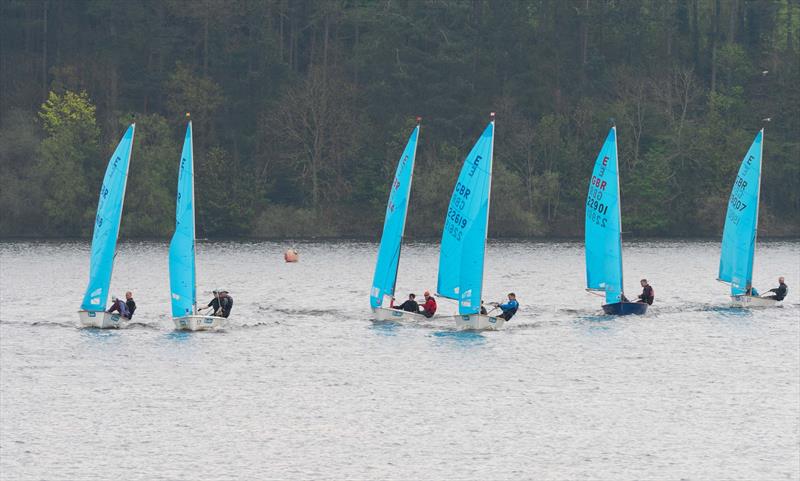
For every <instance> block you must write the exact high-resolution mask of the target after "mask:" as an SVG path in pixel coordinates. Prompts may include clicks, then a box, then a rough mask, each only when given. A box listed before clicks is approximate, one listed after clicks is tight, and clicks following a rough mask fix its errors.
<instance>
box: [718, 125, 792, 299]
mask: <svg viewBox="0 0 800 481" xmlns="http://www.w3.org/2000/svg"><path fill="white" fill-rule="evenodd" d="M763 153H764V129H761V130H760V131H759V132H758V134H756V138H755V140H753V144H752V145H750V150H748V151H747V154H746V155H745V156H744V159H742V164H741V165H740V166H739V173H738V175H737V176H736V181H735V182H734V184H733V189H732V190H731V196H730V200H729V201H728V212H727V214H726V215H725V228H724V230H723V232H722V251H721V253H720V257H719V275H718V277H717V280H719V281H721V282H725V283H728V284H730V286H731V303H732V305H733V306H734V307H769V306H776V305H779V304H780V301H776V300H774V299H767V298H763V297H758V296H753V295H751V289H752V287H753V258H754V257H755V252H756V234H757V231H758V202H759V197H760V193H761V158H762V155H763Z"/></svg>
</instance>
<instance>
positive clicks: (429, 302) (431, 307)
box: [419, 291, 436, 317]
mask: <svg viewBox="0 0 800 481" xmlns="http://www.w3.org/2000/svg"><path fill="white" fill-rule="evenodd" d="M423 295H424V296H425V303H424V304H422V305H421V306H419V307H420V311H419V313H420V314H422V315H423V316H425V317H433V315H434V314H436V299H434V298H433V296H431V292H430V291H425V293H424V294H423Z"/></svg>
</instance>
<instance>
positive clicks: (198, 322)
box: [172, 316, 228, 331]
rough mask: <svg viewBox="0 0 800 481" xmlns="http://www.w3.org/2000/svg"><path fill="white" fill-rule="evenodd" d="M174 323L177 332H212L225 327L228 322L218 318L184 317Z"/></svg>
mask: <svg viewBox="0 0 800 481" xmlns="http://www.w3.org/2000/svg"><path fill="white" fill-rule="evenodd" d="M172 321H173V322H174V323H175V330H177V331H211V330H214V329H218V328H220V327H223V326H224V325H225V324H226V323H227V321H228V320H227V319H226V318H224V317H217V316H183V317H174V318H172Z"/></svg>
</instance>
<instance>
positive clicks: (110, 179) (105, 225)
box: [81, 124, 136, 311]
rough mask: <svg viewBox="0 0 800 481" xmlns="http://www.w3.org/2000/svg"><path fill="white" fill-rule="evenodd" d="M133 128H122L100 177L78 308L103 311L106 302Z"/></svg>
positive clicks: (120, 218) (131, 126)
mask: <svg viewBox="0 0 800 481" xmlns="http://www.w3.org/2000/svg"><path fill="white" fill-rule="evenodd" d="M135 128H136V124H131V125H130V127H128V130H126V131H125V135H123V136H122V140H120V141H119V144H117V148H116V150H114V153H113V154H112V155H111V159H110V160H109V161H108V167H106V175H105V177H103V186H102V187H101V188H100V200H99V201H98V203H97V216H96V217H95V223H94V234H93V236H92V256H91V261H90V267H89V285H88V286H86V293H85V294H84V295H83V302H82V303H81V309H83V310H85V311H104V310H105V308H106V302H107V301H108V288H109V285H110V284H111V271H112V270H113V269H114V255H115V254H116V249H117V238H118V237H119V224H120V221H121V220H122V205H123V203H124V202H125V187H126V184H127V181H128V166H129V164H130V160H131V148H132V147H133V132H134V130H135Z"/></svg>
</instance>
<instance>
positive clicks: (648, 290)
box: [636, 279, 656, 306]
mask: <svg viewBox="0 0 800 481" xmlns="http://www.w3.org/2000/svg"><path fill="white" fill-rule="evenodd" d="M640 283H641V284H642V293H641V294H640V295H639V300H638V301H636V302H644V303H647V304H648V305H650V306H652V305H653V301H654V300H655V299H656V295H655V292H653V287H652V286H650V284H648V283H647V279H642V280H641V281H640Z"/></svg>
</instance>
